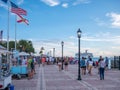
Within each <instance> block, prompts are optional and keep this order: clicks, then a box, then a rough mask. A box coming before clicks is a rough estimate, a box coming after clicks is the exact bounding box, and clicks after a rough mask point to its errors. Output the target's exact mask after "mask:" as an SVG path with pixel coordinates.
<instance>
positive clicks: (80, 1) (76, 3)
mask: <svg viewBox="0 0 120 90" xmlns="http://www.w3.org/2000/svg"><path fill="white" fill-rule="evenodd" d="M82 3H84V4H88V3H90V1H89V0H76V1H75V2H74V3H73V5H74V6H75V5H78V4H82Z"/></svg>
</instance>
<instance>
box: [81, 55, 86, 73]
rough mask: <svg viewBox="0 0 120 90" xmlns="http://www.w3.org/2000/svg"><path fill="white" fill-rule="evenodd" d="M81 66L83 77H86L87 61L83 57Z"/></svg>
mask: <svg viewBox="0 0 120 90" xmlns="http://www.w3.org/2000/svg"><path fill="white" fill-rule="evenodd" d="M80 66H81V70H82V75H85V74H86V61H85V58H84V57H82V60H81V61H80Z"/></svg>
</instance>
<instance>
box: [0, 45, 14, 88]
mask: <svg viewBox="0 0 120 90" xmlns="http://www.w3.org/2000/svg"><path fill="white" fill-rule="evenodd" d="M9 53H10V52H9V51H7V50H6V49H5V48H2V46H0V90H1V89H2V90H4V89H7V88H9V85H10V84H11V83H12V79H11V74H10V59H9V58H8V60H7V54H9ZM8 56H9V55H8Z"/></svg>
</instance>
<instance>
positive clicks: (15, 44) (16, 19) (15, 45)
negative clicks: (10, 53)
mask: <svg viewBox="0 0 120 90" xmlns="http://www.w3.org/2000/svg"><path fill="white" fill-rule="evenodd" d="M16 21H17V15H15V51H16V42H17V41H16V36H17V23H16Z"/></svg>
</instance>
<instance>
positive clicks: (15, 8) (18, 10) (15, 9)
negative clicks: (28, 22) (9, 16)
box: [10, 2, 27, 15]
mask: <svg viewBox="0 0 120 90" xmlns="http://www.w3.org/2000/svg"><path fill="white" fill-rule="evenodd" d="M10 3H11V12H12V13H15V14H17V15H27V12H26V11H25V10H24V9H22V8H19V7H18V6H17V5H15V4H14V3H13V2H10Z"/></svg>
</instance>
